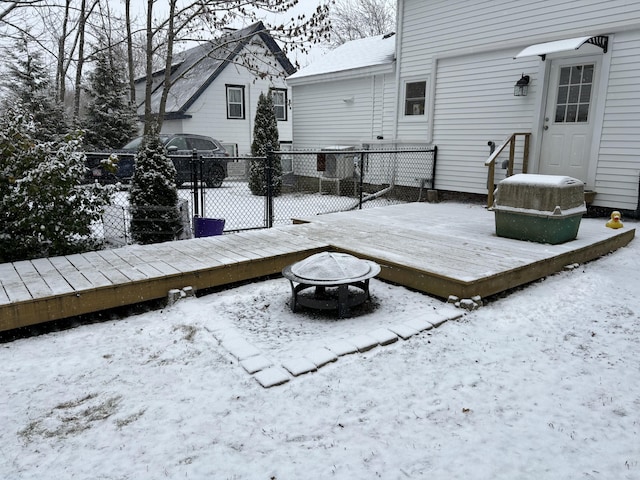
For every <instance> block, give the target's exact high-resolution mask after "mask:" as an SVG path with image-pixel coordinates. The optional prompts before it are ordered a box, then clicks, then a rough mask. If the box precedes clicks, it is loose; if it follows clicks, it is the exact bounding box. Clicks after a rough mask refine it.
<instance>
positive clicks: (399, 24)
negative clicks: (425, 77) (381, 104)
mask: <svg viewBox="0 0 640 480" xmlns="http://www.w3.org/2000/svg"><path fill="white" fill-rule="evenodd" d="M403 18H404V0H398V9H397V11H396V114H395V116H394V119H393V139H392V140H393V142H394V144H395V145H396V147H397V144H398V116H399V115H400V111H401V108H400V97H401V90H402V89H401V88H400V65H401V64H402V62H401V61H400V59H401V58H402V30H403V26H404V23H403Z"/></svg>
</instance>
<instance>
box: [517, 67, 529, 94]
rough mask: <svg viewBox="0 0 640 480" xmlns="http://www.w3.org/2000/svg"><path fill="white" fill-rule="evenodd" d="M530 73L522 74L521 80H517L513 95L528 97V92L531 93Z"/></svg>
mask: <svg viewBox="0 0 640 480" xmlns="http://www.w3.org/2000/svg"><path fill="white" fill-rule="evenodd" d="M529 80H530V79H529V75H525V74H524V73H523V74H522V77H521V78H520V80H518V81H517V82H516V84H515V85H514V87H513V96H514V97H526V96H527V93H529Z"/></svg>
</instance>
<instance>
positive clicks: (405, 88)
mask: <svg viewBox="0 0 640 480" xmlns="http://www.w3.org/2000/svg"><path fill="white" fill-rule="evenodd" d="M397 15H398V23H397V34H396V36H395V37H390V38H388V39H386V40H385V39H382V37H376V38H372V39H366V40H363V41H362V43H360V42H359V41H358V42H352V43H351V44H346V45H345V46H343V47H340V48H338V49H336V50H335V51H334V52H332V53H331V54H328V55H327V56H326V58H325V59H324V60H325V61H324V63H320V62H318V64H315V65H312V66H311V67H309V68H307V69H303V70H300V71H299V72H298V73H297V74H296V75H293V76H291V77H290V80H289V81H288V83H289V85H290V86H291V87H292V97H293V98H292V101H293V117H294V132H293V141H294V146H295V147H296V148H298V147H313V148H319V147H322V146H323V145H332V144H336V143H340V144H344V143H347V144H354V145H361V144H363V143H371V141H375V140H376V139H378V138H379V137H381V139H380V140H378V141H379V142H383V143H389V144H391V145H392V146H398V147H402V146H412V147H413V146H416V145H436V146H437V147H438V158H437V168H436V178H435V188H436V189H437V190H440V191H451V192H464V193H468V194H479V195H486V194H487V193H488V189H487V173H488V172H487V167H486V166H485V161H486V160H487V159H488V157H489V154H490V150H489V148H490V147H489V143H490V142H494V143H495V144H498V145H499V144H501V143H502V142H503V141H504V140H505V139H507V138H508V137H510V136H511V135H512V134H513V133H528V134H529V135H530V137H529V138H530V144H529V168H528V171H529V173H541V174H554V175H568V176H572V177H575V178H578V179H580V180H582V181H583V182H584V183H585V186H586V187H585V188H586V189H587V190H592V191H594V192H596V195H595V199H594V201H593V205H594V206H597V207H606V208H615V209H621V210H625V211H627V212H631V213H634V214H636V215H637V214H640V208H639V195H638V191H639V177H640V55H638V52H640V2H637V1H634V2H629V1H626V0H609V1H607V2H585V1H583V0H556V1H553V2H552V1H549V0H530V1H528V2H515V1H513V0H483V1H477V0H453V1H452V0H427V1H425V0H398V13H397ZM385 41H389V43H390V42H391V41H395V55H392V54H391V53H390V52H389V51H388V50H383V49H382V48H379V47H375V46H374V45H373V43H375V42H378V45H379V46H383V45H385ZM368 42H372V44H369V43H368ZM386 45H388V44H386ZM358 46H361V47H363V48H357V47H358ZM349 49H350V50H349ZM342 54H344V55H342ZM332 55H333V56H334V57H336V58H333V59H332ZM379 56H383V57H384V59H385V60H382V59H381V58H379ZM394 58H395V61H394ZM321 62H322V60H321ZM332 62H333V63H334V64H335V65H336V67H334V68H332ZM345 64H346V65H345ZM527 77H528V85H527V88H528V91H527V94H526V95H521V96H515V95H514V93H515V84H516V83H518V82H521V81H522V80H523V79H524V80H525V81H526V80H527ZM523 150H524V147H523V144H522V141H521V140H520V143H519V144H518V147H517V157H518V158H521V155H522V154H523ZM503 156H504V154H503ZM505 174H506V171H504V170H502V171H499V175H502V176H504V175H505Z"/></svg>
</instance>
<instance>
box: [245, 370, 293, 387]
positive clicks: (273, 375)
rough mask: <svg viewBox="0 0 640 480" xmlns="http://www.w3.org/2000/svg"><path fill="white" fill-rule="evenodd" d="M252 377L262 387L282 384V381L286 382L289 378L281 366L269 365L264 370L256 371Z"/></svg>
mask: <svg viewBox="0 0 640 480" xmlns="http://www.w3.org/2000/svg"><path fill="white" fill-rule="evenodd" d="M254 377H255V379H256V380H257V381H258V383H259V384H260V385H262V386H263V387H264V388H269V387H275V386H276V385H282V384H283V383H287V382H288V381H289V380H291V377H290V376H289V374H288V373H287V371H286V370H285V369H284V368H282V367H270V368H267V369H265V370H261V371H259V372H258V373H256V374H255V375H254Z"/></svg>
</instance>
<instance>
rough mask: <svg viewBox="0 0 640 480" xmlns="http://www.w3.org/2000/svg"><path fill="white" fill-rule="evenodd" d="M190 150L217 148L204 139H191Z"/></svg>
mask: <svg viewBox="0 0 640 480" xmlns="http://www.w3.org/2000/svg"><path fill="white" fill-rule="evenodd" d="M190 140H191V148H195V149H196V150H217V149H218V146H217V145H216V144H215V143H213V142H212V141H211V140H207V139H206V138H191V139H190Z"/></svg>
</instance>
